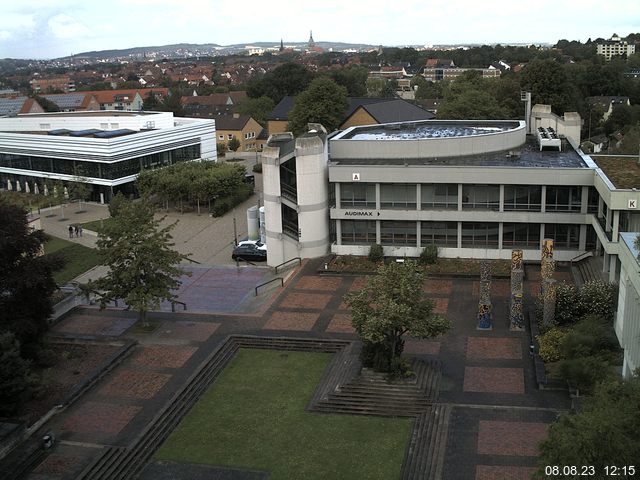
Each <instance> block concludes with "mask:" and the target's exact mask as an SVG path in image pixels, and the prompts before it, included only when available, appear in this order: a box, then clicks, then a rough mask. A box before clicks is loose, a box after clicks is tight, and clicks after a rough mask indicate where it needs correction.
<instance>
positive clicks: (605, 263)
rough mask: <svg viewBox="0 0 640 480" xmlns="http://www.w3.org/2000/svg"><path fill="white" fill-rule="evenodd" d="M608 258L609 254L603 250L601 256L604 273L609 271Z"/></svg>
mask: <svg viewBox="0 0 640 480" xmlns="http://www.w3.org/2000/svg"><path fill="white" fill-rule="evenodd" d="M610 258H611V255H609V254H608V253H607V252H604V255H603V256H602V271H603V272H605V273H606V272H608V271H609V261H610Z"/></svg>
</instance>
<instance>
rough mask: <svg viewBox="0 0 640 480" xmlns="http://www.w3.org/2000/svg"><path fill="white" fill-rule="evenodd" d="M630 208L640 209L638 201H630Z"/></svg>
mask: <svg viewBox="0 0 640 480" xmlns="http://www.w3.org/2000/svg"><path fill="white" fill-rule="evenodd" d="M629 208H638V201H637V200H629Z"/></svg>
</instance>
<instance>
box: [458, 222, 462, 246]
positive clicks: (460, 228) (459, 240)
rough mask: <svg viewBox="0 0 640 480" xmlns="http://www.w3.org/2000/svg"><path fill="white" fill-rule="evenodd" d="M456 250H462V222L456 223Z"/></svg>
mask: <svg viewBox="0 0 640 480" xmlns="http://www.w3.org/2000/svg"><path fill="white" fill-rule="evenodd" d="M458 248H462V222H458Z"/></svg>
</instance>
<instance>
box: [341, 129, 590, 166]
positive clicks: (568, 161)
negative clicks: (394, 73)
mask: <svg viewBox="0 0 640 480" xmlns="http://www.w3.org/2000/svg"><path fill="white" fill-rule="evenodd" d="M561 141H562V150H561V151H558V150H557V149H549V150H542V151H540V147H539V146H538V142H537V140H536V139H535V137H534V136H533V135H527V140H526V142H525V143H524V144H523V145H520V146H519V147H518V148H514V149H510V150H502V151H498V152H489V153H479V154H475V155H462V156H457V157H441V158H437V157H431V158H429V157H425V158H366V159H362V158H344V159H342V158H334V157H333V156H332V155H331V151H329V159H330V164H331V165H364V166H366V165H371V166H381V165H412V166H415V165H425V166H452V167H453V166H456V167H463V166H468V167H519V168H589V166H588V165H587V164H586V163H585V162H584V161H583V160H582V157H581V156H580V155H579V154H578V152H576V151H575V150H574V148H573V147H572V146H571V144H570V143H569V142H568V141H567V140H566V139H562V140H561Z"/></svg>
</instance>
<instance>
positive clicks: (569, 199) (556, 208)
mask: <svg viewBox="0 0 640 480" xmlns="http://www.w3.org/2000/svg"><path fill="white" fill-rule="evenodd" d="M581 202H582V187H555V186H548V187H547V200H546V207H545V209H546V211H547V212H579V211H580V208H581Z"/></svg>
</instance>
